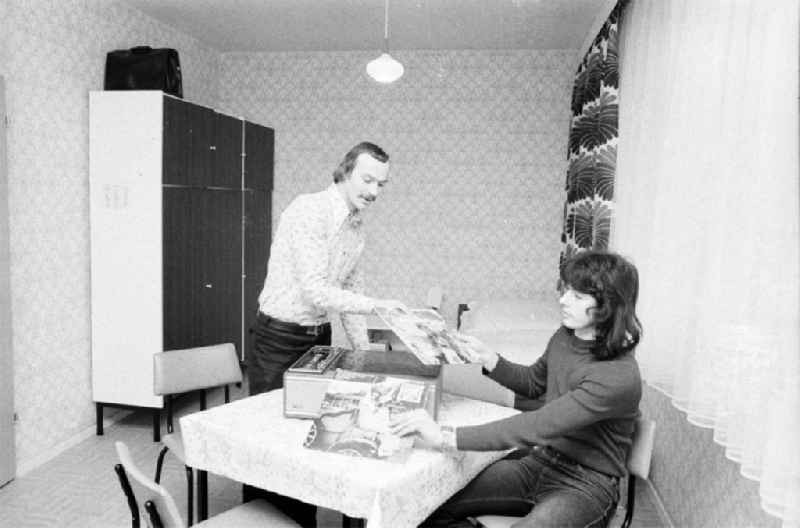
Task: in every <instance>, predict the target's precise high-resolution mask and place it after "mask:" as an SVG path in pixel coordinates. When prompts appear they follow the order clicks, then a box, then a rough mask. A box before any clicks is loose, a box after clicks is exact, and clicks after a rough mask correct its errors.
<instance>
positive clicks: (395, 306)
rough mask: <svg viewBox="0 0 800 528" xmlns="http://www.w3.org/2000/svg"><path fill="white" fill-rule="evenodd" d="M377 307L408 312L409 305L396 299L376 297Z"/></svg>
mask: <svg viewBox="0 0 800 528" xmlns="http://www.w3.org/2000/svg"><path fill="white" fill-rule="evenodd" d="M374 308H375V309H378V308H382V309H384V310H388V311H390V312H391V311H392V310H396V311H398V312H405V313H408V306H406V305H405V304H403V303H402V302H400V301H397V300H395V299H375V306H374Z"/></svg>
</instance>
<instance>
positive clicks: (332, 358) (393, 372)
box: [283, 346, 442, 418]
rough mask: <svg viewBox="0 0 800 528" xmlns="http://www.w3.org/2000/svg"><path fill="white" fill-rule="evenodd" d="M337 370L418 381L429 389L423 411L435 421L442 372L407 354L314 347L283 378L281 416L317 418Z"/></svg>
mask: <svg viewBox="0 0 800 528" xmlns="http://www.w3.org/2000/svg"><path fill="white" fill-rule="evenodd" d="M337 370H347V371H352V372H363V373H370V374H384V375H386V376H391V377H398V378H408V379H413V380H418V381H420V382H422V383H424V384H425V385H426V386H427V387H429V390H430V393H431V397H430V398H428V400H427V404H426V409H427V411H428V412H429V413H430V414H431V416H433V417H434V418H436V416H437V413H438V408H439V401H440V399H441V392H442V390H441V377H440V373H441V368H440V366H439V365H422V364H421V363H420V362H419V361H418V360H417V359H416V357H414V356H413V355H412V354H410V353H408V352H402V351H392V352H377V351H368V350H350V349H346V348H341V347H332V346H315V347H312V348H311V349H310V350H309V351H308V352H306V353H305V354H303V355H302V356H301V357H300V359H298V360H297V361H296V362H295V363H294V364H293V365H292V366H291V367H289V369H288V370H287V371H286V372H284V374H283V412H284V415H285V416H286V417H289V418H317V417H319V415H320V406H321V404H322V400H323V398H324V397H325V392H326V390H327V389H328V385H329V383H330V381H331V380H332V379H334V377H335V376H336V372H337Z"/></svg>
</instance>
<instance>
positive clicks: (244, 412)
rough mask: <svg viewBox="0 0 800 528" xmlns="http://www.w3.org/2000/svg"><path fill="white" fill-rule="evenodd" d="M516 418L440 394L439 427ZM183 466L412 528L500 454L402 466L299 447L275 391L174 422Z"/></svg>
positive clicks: (299, 424) (418, 454)
mask: <svg viewBox="0 0 800 528" xmlns="http://www.w3.org/2000/svg"><path fill="white" fill-rule="evenodd" d="M517 412H518V411H516V410H514V409H511V408H508V407H501V406H498V405H494V404H491V403H486V402H480V401H476V400H470V399H466V398H460V397H457V396H451V395H448V394H445V395H444V397H443V399H442V402H441V406H440V408H439V422H440V423H442V424H448V425H456V426H458V425H472V424H479V423H484V422H487V421H491V420H496V419H499V418H504V417H506V416H510V415H512V414H515V413H517ZM180 424H181V430H182V434H183V440H184V449H185V451H186V459H187V464H188V465H190V466H192V467H195V468H198V469H203V470H206V471H209V472H212V473H215V474H217V475H222V476H225V477H227V478H230V479H232V480H236V481H239V482H243V483H246V484H250V485H253V486H257V487H259V488H263V489H267V490H270V491H274V492H276V493H280V494H282V495H288V496H290V497H295V498H297V499H300V500H302V501H305V502H308V503H311V504H316V505H318V506H323V507H326V508H330V509H333V510H337V511H340V512H342V513H344V514H346V515H349V516H350V517H356V518H366V519H367V528H390V527H391V528H402V527H409V528H410V527H414V526H417V525H418V524H419V523H420V522H422V520H424V519H425V518H426V517H427V516H428V515H429V514H430V513H431V512H433V511H434V510H435V509H436V508H437V507H438V506H439V505H441V504H442V503H443V502H444V501H445V500H447V499H448V498H449V497H450V496H451V495H453V493H455V492H456V491H458V490H459V489H461V488H463V487H464V486H465V485H466V484H467V483H468V482H469V481H470V480H472V478H474V477H475V475H477V474H478V473H479V472H480V471H481V470H482V469H483V468H484V467H486V466H487V465H489V464H490V463H491V462H493V461H495V460H497V459H498V458H500V457H502V456H503V454H504V452H474V451H469V452H453V453H442V452H439V451H433V450H427V449H414V450H413V451H412V452H411V453H410V454H409V456H408V457H407V458H406V459H405V460H404V461H403V462H402V463H399V462H390V461H385V460H377V459H369V458H357V457H351V456H347V455H341V454H334V453H325V452H322V451H314V450H311V449H307V448H304V447H303V445H302V444H303V440H304V439H305V437H306V434H307V433H308V430H309V427H310V425H311V421H310V420H300V419H289V418H284V416H283V391H282V390H276V391H272V392H269V393H265V394H259V395H256V396H251V397H249V398H245V399H243V400H238V401H235V402H232V403H229V404H226V405H221V406H218V407H214V408H212V409H209V410H206V411H202V412H198V413H194V414H190V415H188V416H184V417H183V418H181V419H180Z"/></svg>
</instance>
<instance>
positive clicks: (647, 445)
mask: <svg viewBox="0 0 800 528" xmlns="http://www.w3.org/2000/svg"><path fill="white" fill-rule="evenodd" d="M655 437H656V423H655V422H654V421H653V420H648V419H646V418H638V419H637V420H636V431H634V433H633V443H632V444H631V450H630V452H629V453H628V462H627V466H628V471H629V472H630V474H631V475H635V476H636V477H639V478H641V479H645V480H647V477H648V475H649V474H650V460H651V459H652V457H653V442H654V441H655Z"/></svg>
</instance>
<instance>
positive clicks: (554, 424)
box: [392, 251, 642, 528]
mask: <svg viewBox="0 0 800 528" xmlns="http://www.w3.org/2000/svg"><path fill="white" fill-rule="evenodd" d="M561 279H562V284H563V285H564V290H563V293H562V294H561V299H560V304H561V316H562V326H561V327H560V328H559V329H558V330H557V331H556V332H555V334H553V337H552V338H550V341H549V343H548V345H547V348H546V350H545V352H544V355H542V356H541V357H540V358H539V359H538V360H537V361H536V362H535V363H534V364H533V365H530V366H524V365H518V364H514V363H511V362H509V361H507V360H505V359H503V358H502V357H500V356H498V355H497V354H496V353H494V352H492V351H491V350H488V349H487V348H486V347H485V346H484V345H483V344H482V343H480V342H479V341H478V340H475V339H473V344H474V346H475V348H476V349H477V351H478V353H479V354H480V356H481V362H482V363H483V365H484V372H485V373H487V375H488V376H489V377H490V378H492V379H493V380H495V381H497V382H498V383H501V384H502V385H504V386H506V387H508V388H509V389H511V390H513V391H515V392H516V393H518V394H521V395H524V396H526V397H529V398H538V397H540V396H544V399H545V403H544V405H542V406H541V407H540V408H538V409H536V410H531V411H527V412H522V413H520V414H517V415H515V416H512V417H509V418H505V419H502V420H498V421H495V422H491V423H487V424H482V425H476V426H468V427H458V428H455V429H454V428H451V427H447V426H440V425H439V424H437V423H436V422H434V421H433V420H432V419H431V418H430V416H428V415H427V414H426V413H424V412H418V411H413V412H409V413H407V414H405V415H403V416H401V417H399V418H397V419H396V420H395V422H394V423H393V424H392V427H393V432H395V433H396V434H401V435H408V434H415V435H417V442H418V444H420V445H422V446H428V447H434V448H440V449H443V450H456V449H457V450H466V451H470V450H472V451H496V450H505V449H515V450H514V451H512V452H511V453H510V454H509V455H507V456H506V457H505V458H503V459H501V460H498V461H497V462H495V463H493V464H491V465H489V466H488V467H487V468H486V469H484V470H483V472H481V473H480V474H479V475H478V476H477V477H475V479H473V480H472V481H471V482H470V483H469V484H467V486H466V487H464V488H463V489H462V490H461V491H459V492H458V493H456V494H455V495H454V496H453V497H451V498H450V499H449V500H448V501H447V502H446V503H445V504H443V505H442V506H441V507H439V509H437V510H436V511H435V512H433V514H431V515H430V516H429V517H428V519H426V521H425V522H423V523H422V525H421V526H424V527H465V528H466V527H473V526H474V524H473V521H471V518H472V517H477V516H480V515H508V516H517V517H522V518H521V519H520V520H519V521H518V522H516V523H515V524H514V525H513V526H514V527H519V528H521V527H538V528H541V527H565V526H580V527H603V526H607V524H608V522H609V521H610V519H611V518H612V516H613V514H614V511H615V508H616V505H617V502H618V501H619V480H620V477H623V476H624V475H625V473H626V469H625V467H626V466H625V461H626V458H627V455H628V450H629V449H630V447H631V442H632V436H633V433H634V429H635V423H636V419H637V418H638V417H639V401H640V399H641V395H642V382H641V377H640V374H639V367H638V364H637V362H636V359H635V357H634V353H633V352H634V348H635V347H636V345H637V344H638V343H639V339H640V336H641V332H642V328H641V324H640V322H639V319H638V318H637V316H636V311H635V307H636V300H637V296H638V290H639V279H638V272H637V270H636V268H635V267H634V266H633V265H632V264H631V263H630V262H628V261H627V260H625V259H624V258H622V257H621V256H619V255H616V254H614V253H608V252H599V251H586V252H583V253H578V254H577V255H576V256H574V257H573V258H572V259H570V260H569V261H568V262H567V263H566V264H565V266H564V269H563V270H562V276H561ZM523 516H524V517H523Z"/></svg>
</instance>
